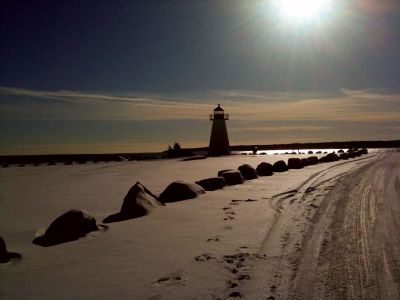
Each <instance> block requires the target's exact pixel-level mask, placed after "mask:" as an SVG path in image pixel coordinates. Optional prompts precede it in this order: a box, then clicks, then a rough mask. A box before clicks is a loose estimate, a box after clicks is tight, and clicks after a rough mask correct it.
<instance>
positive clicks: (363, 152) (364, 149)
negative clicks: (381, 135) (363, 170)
mask: <svg viewBox="0 0 400 300" xmlns="http://www.w3.org/2000/svg"><path fill="white" fill-rule="evenodd" d="M360 153H361V154H368V149H367V148H362V149H361V150H360Z"/></svg>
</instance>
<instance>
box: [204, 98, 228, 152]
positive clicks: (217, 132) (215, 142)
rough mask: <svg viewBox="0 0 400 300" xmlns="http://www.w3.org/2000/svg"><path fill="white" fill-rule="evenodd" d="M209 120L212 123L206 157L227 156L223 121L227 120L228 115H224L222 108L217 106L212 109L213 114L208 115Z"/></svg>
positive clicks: (225, 131)
mask: <svg viewBox="0 0 400 300" xmlns="http://www.w3.org/2000/svg"><path fill="white" fill-rule="evenodd" d="M210 120H211V121H213V123H212V128H211V137H210V145H209V146H208V155H210V156H218V155H225V154H229V138H228V131H227V130H226V123H225V120H229V115H228V114H225V112H224V110H223V109H222V107H221V106H220V105H219V104H218V107H216V108H215V109H214V114H211V115H210Z"/></svg>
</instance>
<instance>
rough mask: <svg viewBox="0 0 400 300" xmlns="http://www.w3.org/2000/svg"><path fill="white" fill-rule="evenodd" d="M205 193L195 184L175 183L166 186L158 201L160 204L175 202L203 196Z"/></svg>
mask: <svg viewBox="0 0 400 300" xmlns="http://www.w3.org/2000/svg"><path fill="white" fill-rule="evenodd" d="M205 192H206V191H205V190H204V189H203V188H202V187H201V186H200V185H198V184H196V183H193V182H185V181H175V182H173V183H171V184H170V185H169V186H167V188H166V189H165V190H164V191H163V192H162V193H161V194H160V198H159V200H160V202H162V203H170V202H177V201H182V200H187V199H193V198H196V197H197V196H198V195H200V194H204V193H205Z"/></svg>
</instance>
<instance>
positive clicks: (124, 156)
mask: <svg viewBox="0 0 400 300" xmlns="http://www.w3.org/2000/svg"><path fill="white" fill-rule="evenodd" d="M255 148H257V150H258V151H266V150H303V149H342V148H343V149H349V148H400V140H392V141H346V142H323V143H291V144H273V145H260V144H258V145H235V146H231V147H230V150H231V151H252V150H254V149H255ZM207 149H208V147H201V148H185V149H183V150H185V153H190V152H191V153H193V154H194V155H195V153H199V152H200V153H201V152H206V151H207ZM186 156H188V155H186ZM162 158H168V156H167V155H166V153H165V152H144V153H99V154H79V153H77V154H42V155H40V154H39V155H2V156H0V164H1V165H3V166H4V165H8V164H49V165H52V164H56V163H64V164H72V163H77V164H84V163H86V162H87V161H92V162H94V163H97V162H110V161H123V160H147V159H162Z"/></svg>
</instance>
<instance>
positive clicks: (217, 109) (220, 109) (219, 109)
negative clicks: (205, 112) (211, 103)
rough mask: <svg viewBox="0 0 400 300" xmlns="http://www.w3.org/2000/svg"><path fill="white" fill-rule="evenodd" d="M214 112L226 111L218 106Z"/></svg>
mask: <svg viewBox="0 0 400 300" xmlns="http://www.w3.org/2000/svg"><path fill="white" fill-rule="evenodd" d="M214 111H224V110H223V109H222V107H221V105H219V104H218V106H217V107H216V108H215V109H214Z"/></svg>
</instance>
